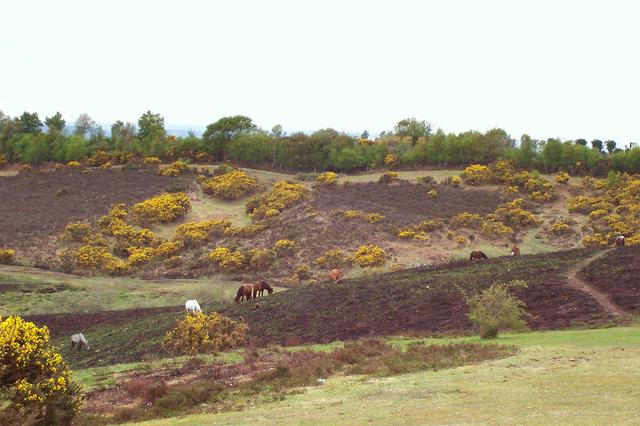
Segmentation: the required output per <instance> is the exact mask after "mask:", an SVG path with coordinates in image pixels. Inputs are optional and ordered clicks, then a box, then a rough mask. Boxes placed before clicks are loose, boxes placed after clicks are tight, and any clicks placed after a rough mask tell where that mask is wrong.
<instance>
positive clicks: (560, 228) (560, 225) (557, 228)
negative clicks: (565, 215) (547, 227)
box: [551, 222, 570, 235]
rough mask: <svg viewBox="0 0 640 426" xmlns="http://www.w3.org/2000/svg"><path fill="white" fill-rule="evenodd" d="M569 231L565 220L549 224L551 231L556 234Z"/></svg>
mask: <svg viewBox="0 0 640 426" xmlns="http://www.w3.org/2000/svg"><path fill="white" fill-rule="evenodd" d="M569 231H570V229H569V224H568V223H565V222H557V223H554V224H553V225H551V232H553V233H554V234H556V235H562V234H566V233H568V232H569Z"/></svg>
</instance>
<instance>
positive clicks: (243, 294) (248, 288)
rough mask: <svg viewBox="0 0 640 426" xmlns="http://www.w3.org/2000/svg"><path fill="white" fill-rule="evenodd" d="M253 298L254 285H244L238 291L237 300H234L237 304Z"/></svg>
mask: <svg viewBox="0 0 640 426" xmlns="http://www.w3.org/2000/svg"><path fill="white" fill-rule="evenodd" d="M272 291H273V290H272ZM252 298H253V284H247V283H244V284H242V285H241V286H240V288H239V289H238V292H237V293H236V298H235V299H234V300H235V301H236V303H240V302H241V301H242V299H247V300H249V299H252Z"/></svg>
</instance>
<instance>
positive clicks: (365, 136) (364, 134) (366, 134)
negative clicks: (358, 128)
mask: <svg viewBox="0 0 640 426" xmlns="http://www.w3.org/2000/svg"><path fill="white" fill-rule="evenodd" d="M360 139H369V132H368V131H367V130H365V131H364V132H362V134H361V135H360Z"/></svg>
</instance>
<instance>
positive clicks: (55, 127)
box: [44, 112, 66, 134]
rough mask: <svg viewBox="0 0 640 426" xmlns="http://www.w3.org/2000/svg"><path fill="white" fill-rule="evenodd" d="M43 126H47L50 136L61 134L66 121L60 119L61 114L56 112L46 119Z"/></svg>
mask: <svg viewBox="0 0 640 426" xmlns="http://www.w3.org/2000/svg"><path fill="white" fill-rule="evenodd" d="M44 124H46V125H47V128H48V129H49V133H50V134H54V133H62V131H63V130H64V126H65V124H66V121H65V120H64V119H63V118H62V114H60V112H56V113H55V114H54V115H53V116H51V117H46V118H45V120H44Z"/></svg>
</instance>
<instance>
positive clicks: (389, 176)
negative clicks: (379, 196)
mask: <svg viewBox="0 0 640 426" xmlns="http://www.w3.org/2000/svg"><path fill="white" fill-rule="evenodd" d="M399 180H400V176H399V175H398V173H396V172H385V173H383V174H381V175H380V178H379V179H378V183H392V182H397V181H399Z"/></svg>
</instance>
